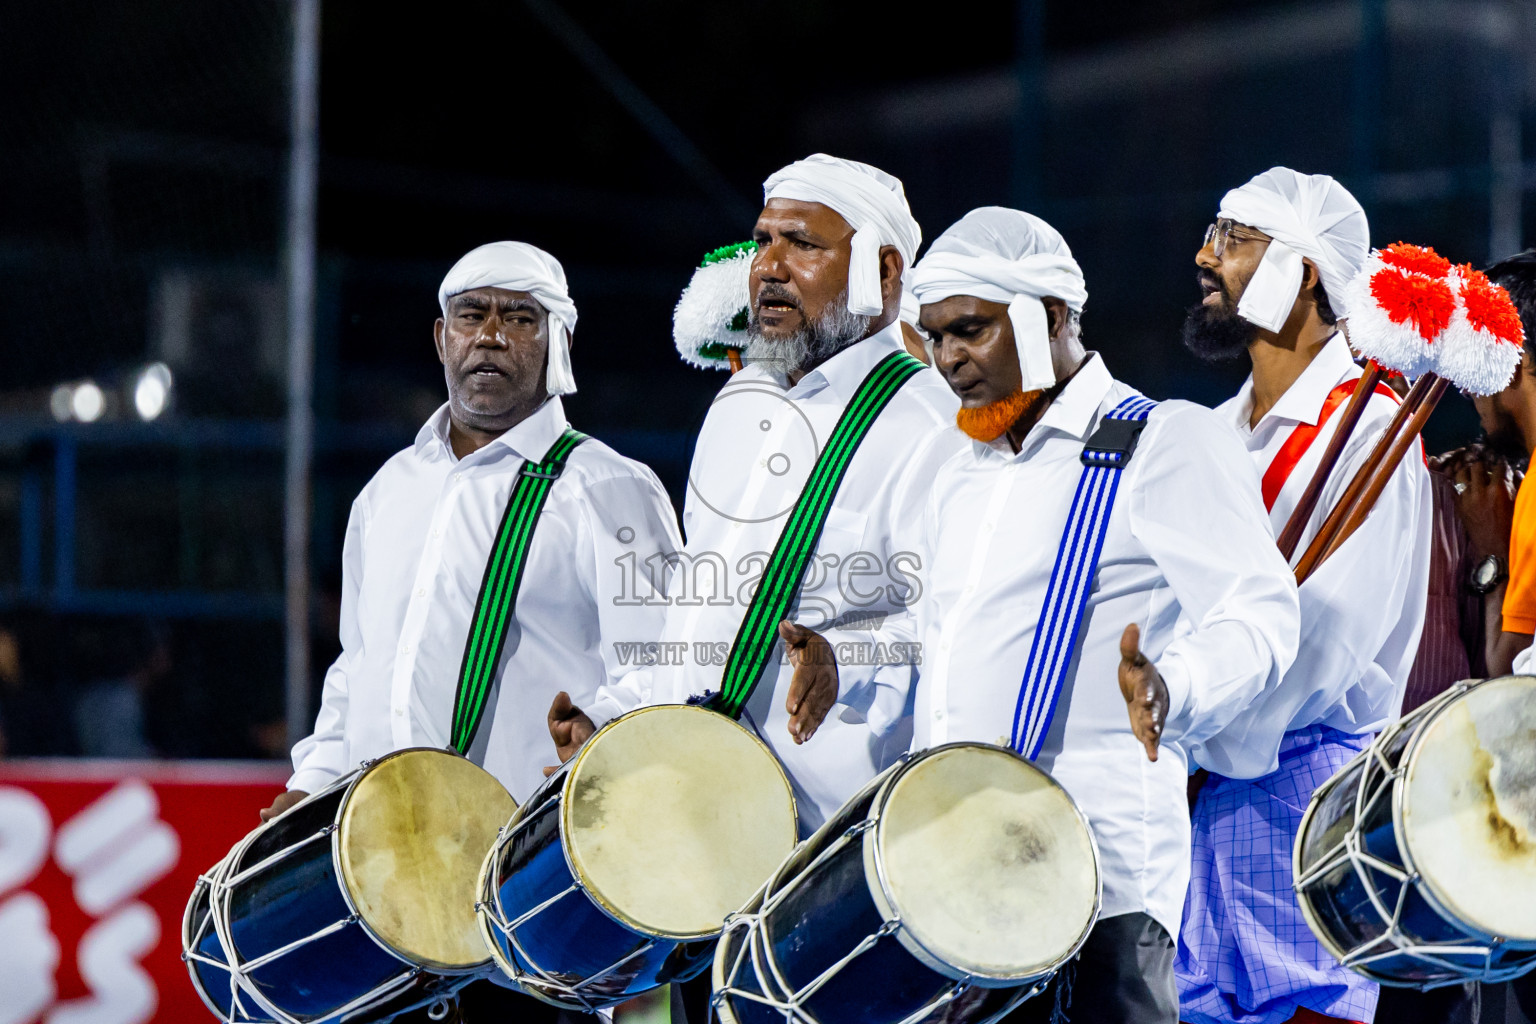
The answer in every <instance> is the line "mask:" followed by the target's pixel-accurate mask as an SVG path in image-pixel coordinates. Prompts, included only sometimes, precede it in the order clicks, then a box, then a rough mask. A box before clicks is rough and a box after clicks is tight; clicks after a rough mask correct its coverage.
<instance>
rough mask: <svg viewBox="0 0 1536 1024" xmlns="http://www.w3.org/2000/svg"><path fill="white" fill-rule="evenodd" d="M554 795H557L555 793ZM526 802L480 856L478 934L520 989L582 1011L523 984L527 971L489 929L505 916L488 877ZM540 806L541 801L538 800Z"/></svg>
mask: <svg viewBox="0 0 1536 1024" xmlns="http://www.w3.org/2000/svg"><path fill="white" fill-rule="evenodd" d="M542 788H543V787H542V786H540V789H542ZM537 792H538V791H537V790H535V794H537ZM556 799H559V798H558V797H556ZM532 802H533V801H532V798H530V799H529V804H531V803H532ZM527 806H528V804H519V805H518V808H517V810H515V811H513V812H512V817H511V818H510V819H509V820H508V822H507V824H506V826H505V827H504V828H502V830H501V832H500V833H499V834H498V835H497V836H496V841H495V842H494V843H492V844H491V848H490V849H489V850H487V851H486V854H485V860H483V861H482V862H481V864H480V880H479V882H478V883H477V887H478V891H477V895H478V896H479V899H477V900H476V901H475V919H476V920H477V921H478V922H479V925H480V938H481V940H482V941H483V942H484V943H485V948H486V951H487V952H488V953H489V954H490V960H489V962H490V963H491V964H493V965H494V966H495V968H496V969H497V970H499V971H500V972H501V973H502V975H503V976H504V977H506V978H507V979H509V980H510V981H511V982H512V983H513V984H514V985H516V986H517V990H518V991H519V992H521V993H523V994H524V995H526V996H529V997H531V998H533V999H537V1000H539V1001H540V1002H541V1003H547V1004H548V1005H550V1006H554V1007H558V1008H559V1009H562V1010H576V1011H579V1012H585V1011H586V1010H587V1007H585V1006H583V1005H582V1004H581V1003H578V1002H575V1001H574V1000H563V999H558V998H556V997H555V996H552V995H550V994H549V993H547V992H545V991H543V990H542V989H541V988H540V987H539V986H529V985H524V984H523V978H524V977H525V976H526V975H527V972H526V971H524V970H522V969H521V968H519V967H518V966H517V965H516V964H515V963H513V962H512V961H511V960H510V959H509V958H508V957H507V955H506V954H505V953H503V952H502V951H501V944H500V943H498V942H497V941H496V936H495V934H494V933H493V932H492V930H491V929H492V927H493V926H495V925H496V924H497V923H499V922H501V921H505V920H506V916H507V914H506V911H505V910H504V909H502V906H501V891H500V886H498V885H495V884H493V882H492V881H491V879H492V875H493V872H494V868H495V865H497V864H498V863H499V862H500V854H501V851H502V850H503V849H505V848H506V845H507V843H509V842H511V841H512V835H513V828H512V826H513V825H514V824H515V823H516V822H517V820H518V818H519V816H520V815H521V814H522V811H523V808H524V807H527ZM539 806H543V805H542V804H540V805H539ZM507 942H508V943H511V942H512V938H511V936H510V935H509V936H508V937H507Z"/></svg>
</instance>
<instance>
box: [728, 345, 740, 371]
mask: <svg viewBox="0 0 1536 1024" xmlns="http://www.w3.org/2000/svg"><path fill="white" fill-rule="evenodd" d="M725 358H727V359H729V360H730V361H731V372H732V373H740V372H741V349H739V348H728V349H726V350H725Z"/></svg>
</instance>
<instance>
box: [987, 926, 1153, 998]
mask: <svg viewBox="0 0 1536 1024" xmlns="http://www.w3.org/2000/svg"><path fill="white" fill-rule="evenodd" d="M1173 953H1174V949H1173V939H1172V938H1171V937H1170V936H1169V935H1168V933H1167V931H1165V930H1164V929H1163V926H1162V925H1160V924H1158V923H1157V922H1156V921H1154V920H1152V918H1150V917H1148V916H1147V915H1146V914H1141V913H1136V914H1120V915H1117V916H1115V917H1108V918H1103V919H1101V920H1100V921H1099V923H1098V924H1096V925H1094V928H1093V931H1091V932H1089V933H1088V941H1087V942H1085V943H1083V949H1082V952H1080V953H1079V954H1078V956H1077V959H1076V960H1074V961H1072V962H1071V963H1070V964H1068V965H1067V967H1066V968H1064V969H1063V970H1062V971H1061V973H1059V974H1057V975H1056V977H1055V979H1053V980H1052V981H1051V984H1050V986H1049V987H1048V988H1046V990H1045V991H1044V992H1042V993H1040V994H1039V995H1038V996H1035V998H1033V999H1031V1000H1029V1001H1028V1002H1026V1003H1024V1004H1023V1005H1022V1006H1020V1007H1019V1008H1018V1009H1016V1010H1014V1011H1013V1012H1012V1013H1010V1014H1009V1015H1008V1016H1007V1017H1004V1018H1003V1020H1004V1022H1005V1024H1049V1022H1050V1020H1051V1014H1052V1012H1053V1011H1054V1010H1055V1007H1056V1001H1057V988H1058V986H1061V985H1064V984H1065V985H1066V986H1067V991H1066V992H1064V993H1063V995H1064V996H1066V997H1067V998H1064V999H1063V1000H1062V1004H1063V1005H1062V1009H1063V1011H1064V1014H1063V1015H1064V1016H1065V1018H1066V1019H1067V1020H1069V1021H1071V1022H1072V1024H1178V1021H1179V991H1178V988H1177V987H1176V986H1175V984H1174V980H1173Z"/></svg>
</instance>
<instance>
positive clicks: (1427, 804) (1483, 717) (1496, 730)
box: [1399, 676, 1536, 943]
mask: <svg viewBox="0 0 1536 1024" xmlns="http://www.w3.org/2000/svg"><path fill="white" fill-rule="evenodd" d="M1399 837H1400V839H1401V840H1402V841H1403V842H1404V844H1405V845H1406V847H1407V850H1408V853H1409V855H1410V856H1411V857H1412V859H1413V864H1414V866H1415V867H1416V868H1417V869H1418V870H1419V872H1420V873H1421V874H1422V876H1423V879H1424V883H1425V885H1426V886H1427V887H1428V888H1429V891H1430V894H1431V895H1432V896H1434V897H1435V898H1436V899H1437V900H1439V901H1440V902H1441V903H1443V904H1444V907H1445V909H1446V910H1448V911H1450V912H1451V914H1452V915H1453V916H1455V917H1457V918H1460V919H1461V921H1462V922H1463V923H1464V924H1466V925H1469V926H1471V927H1472V928H1473V929H1475V930H1477V931H1481V932H1483V933H1485V934H1486V935H1488V936H1489V937H1500V938H1504V939H1508V940H1510V941H1512V942H1519V943H1536V677H1531V676H1506V677H1504V678H1502V679H1490V680H1488V681H1487V682H1485V683H1481V684H1479V685H1477V686H1474V687H1473V688H1471V689H1470V690H1468V691H1467V692H1466V693H1465V694H1462V695H1461V696H1459V697H1456V698H1453V699H1452V700H1450V701H1449V702H1448V703H1447V704H1446V705H1445V707H1444V708H1443V709H1442V710H1441V711H1440V712H1439V713H1438V714H1436V715H1435V716H1434V717H1433V718H1431V719H1430V721H1429V722H1428V723H1427V724H1426V725H1425V726H1424V728H1423V730H1422V731H1421V733H1420V735H1419V736H1418V738H1417V739H1416V741H1415V743H1414V749H1413V751H1412V752H1411V753H1410V755H1409V764H1408V769H1407V773H1406V785H1405V786H1403V790H1402V821H1401V824H1400V827H1399Z"/></svg>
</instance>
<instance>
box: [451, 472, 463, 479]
mask: <svg viewBox="0 0 1536 1024" xmlns="http://www.w3.org/2000/svg"><path fill="white" fill-rule="evenodd" d="M453 478H454V479H455V480H462V479H463V478H464V474H463V473H455V474H453Z"/></svg>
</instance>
